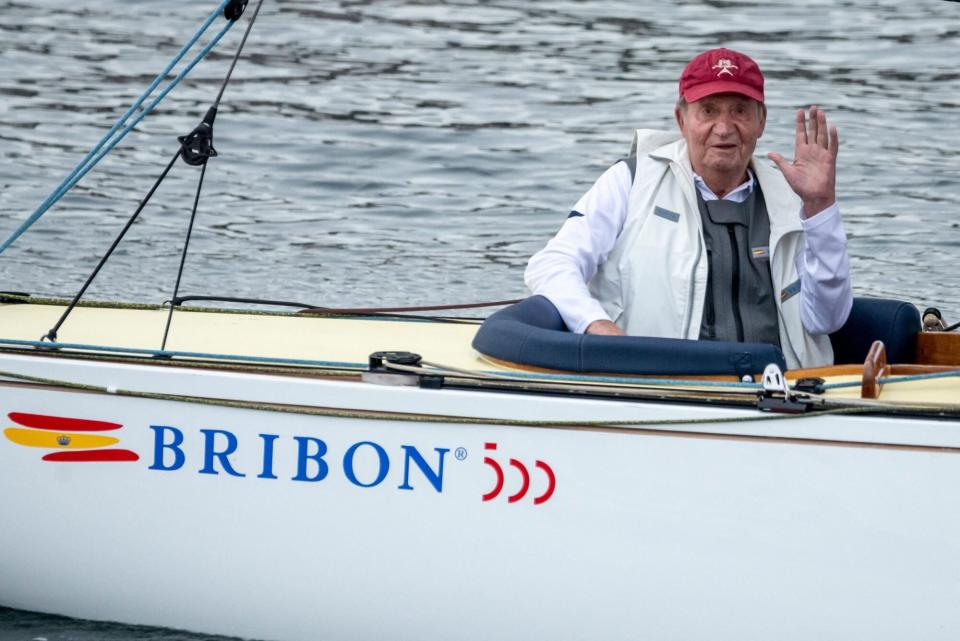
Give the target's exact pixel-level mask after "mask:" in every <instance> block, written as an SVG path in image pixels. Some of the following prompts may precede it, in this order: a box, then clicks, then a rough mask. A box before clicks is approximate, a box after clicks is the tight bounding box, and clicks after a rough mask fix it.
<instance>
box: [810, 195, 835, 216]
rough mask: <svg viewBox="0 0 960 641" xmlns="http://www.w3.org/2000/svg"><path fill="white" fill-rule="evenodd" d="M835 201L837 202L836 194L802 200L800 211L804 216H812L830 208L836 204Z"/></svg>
mask: <svg viewBox="0 0 960 641" xmlns="http://www.w3.org/2000/svg"><path fill="white" fill-rule="evenodd" d="M836 202H837V198H836V196H830V197H827V198H815V199H810V200H804V201H803V209H802V210H801V213H802V215H803V217H804V218H813V217H814V216H816V215H817V214H819V213H821V212H824V211H826V210H828V209H830V207H832V206H833V205H834V204H836Z"/></svg>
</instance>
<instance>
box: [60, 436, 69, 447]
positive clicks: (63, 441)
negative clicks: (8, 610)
mask: <svg viewBox="0 0 960 641" xmlns="http://www.w3.org/2000/svg"><path fill="white" fill-rule="evenodd" d="M57 445H62V446H63V447H66V446H68V445H70V437H69V436H67V435H66V434H61V435H60V436H58V437H57Z"/></svg>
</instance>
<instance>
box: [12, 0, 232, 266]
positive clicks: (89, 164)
mask: <svg viewBox="0 0 960 641" xmlns="http://www.w3.org/2000/svg"><path fill="white" fill-rule="evenodd" d="M235 2H236V0H223V1H222V2H221V3H220V6H218V7H217V9H216V10H215V11H213V12H212V13H211V14H210V15H209V16H208V17H207V19H206V20H205V21H204V22H203V23H202V24H201V25H200V27H199V28H198V29H197V31H196V33H194V35H193V36H192V37H191V38H190V39H189V40H188V41H187V42H186V44H184V45H183V47H181V48H180V51H179V52H177V54H176V55H175V56H174V57H173V58H172V59H171V60H170V62H169V63H168V64H167V66H166V67H165V68H164V69H163V71H161V72H160V73H159V74H158V75H157V76H156V78H154V80H153V82H151V83H150V85H149V86H148V87H147V89H146V90H145V91H144V92H143V93H142V94H140V96H139V97H138V98H137V99H136V100H135V101H134V102H133V104H132V105H131V106H130V108H129V109H127V111H126V112H125V113H124V114H123V115H122V116H121V117H120V119H119V120H118V121H117V122H116V123H115V124H114V125H113V127H111V128H110V131H108V132H107V133H106V134H105V135H104V136H103V138H101V139H100V141H99V142H98V143H97V144H96V145H94V147H93V148H92V149H91V150H90V151H89V152H88V153H87V155H86V156H84V158H83V160H81V161H80V162H79V163H78V164H77V165H76V166H75V167H74V168H73V170H72V171H71V172H70V173H69V174H68V175H67V177H66V178H64V179H63V181H61V183H60V184H59V185H58V186H57V187H56V188H55V189H54V190H53V191H52V192H51V193H50V194H49V195H48V196H47V197H46V198H45V199H44V200H43V202H41V203H40V205H39V206H38V207H37V209H36V210H34V212H33V213H32V214H31V215H30V216H28V217H27V219H26V220H25V221H24V222H22V223H21V224H20V226H18V227H17V229H15V230H14V231H13V233H11V234H10V236H9V237H8V238H7V239H6V240H5V241H3V243H2V244H0V254H2V253H3V252H4V251H6V249H7V248H8V247H10V245H12V244H13V243H14V242H15V241H16V240H17V239H18V238H19V237H20V236H21V235H22V234H23V233H24V232H25V231H27V229H29V228H30V227H31V226H32V225H33V224H34V223H35V222H37V221H38V220H39V219H40V217H41V216H43V215H44V214H45V213H46V212H47V211H48V210H49V209H50V208H51V207H53V205H55V204H56V203H57V202H58V201H59V200H60V199H61V198H62V197H63V196H64V195H65V194H66V193H67V192H69V191H70V190H71V189H72V188H73V187H74V186H75V185H76V184H77V183H78V182H79V181H80V180H81V179H82V178H83V177H84V176H85V175H86V174H87V173H89V171H90V170H91V169H93V167H94V166H96V164H97V163H99V162H100V161H101V160H102V159H103V158H104V157H105V156H106V155H107V154H108V153H109V152H110V151H111V150H112V149H113V148H114V147H115V146H116V145H117V144H119V143H120V141H121V140H123V138H124V137H126V135H127V134H128V133H129V132H130V131H131V130H132V129H133V128H134V127H136V125H137V124H139V123H140V122H141V121H142V120H143V119H144V118H145V117H146V116H147V115H148V114H149V113H150V112H151V111H153V109H154V108H155V107H156V106H157V105H158V104H160V102H161V101H162V100H163V99H164V98H165V97H166V96H167V94H169V93H170V91H172V90H173V89H174V87H176V86H177V85H178V84H179V83H180V81H181V80H183V78H185V77H186V75H187V74H188V73H190V71H191V70H193V68H194V67H195V66H196V65H197V64H198V63H199V62H200V61H201V60H202V59H203V58H205V57H206V56H207V54H208V53H210V51H211V50H212V49H213V47H215V46H216V44H217V43H218V42H219V41H220V39H221V38H223V36H224V35H225V34H226V32H227V31H229V30H230V28H231V27H232V26H233V25H234V23H235V22H236V21H235V20H229V21H228V23H227V24H226V26H224V28H223V29H221V30H220V32H219V33H218V34H217V35H216V36H214V38H213V39H212V40H211V42H210V43H208V44H207V45H206V46H205V47H204V48H203V49H202V50H201V51H200V53H198V54H197V55H196V56H195V57H194V59H193V60H192V61H191V62H190V63H189V64H188V65H187V66H186V67H185V68H184V69H183V70H182V71H181V72H180V73H179V74H178V75H177V76H176V77H175V78H174V79H173V80H172V81H171V82H170V83H169V84H168V85H167V86H166V87H165V88H164V90H163V91H162V92H161V93H160V95H159V96H158V97H157V98H155V99H154V100H153V101H152V102H151V103H149V104H148V105H147V106H146V107H145V108H144V109H143V110H142V111H141V112H140V113H139V114H138V115H137V117H136V118H135V119H134V120H133V121H132V122H131V123H129V124H128V125H127V126H126V127H125V128H124V129H123V130H122V131H120V133H119V134H117V131H118V130H119V129H120V127H123V126H124V124H125V123H127V119H128V118H129V117H130V116H131V115H133V113H134V112H135V111H136V110H137V109H138V108H139V107H140V106H141V105H142V104H143V102H144V101H145V100H146V99H147V97H148V96H149V95H150V94H151V93H152V92H153V90H154V89H156V88H157V86H158V85H159V84H160V82H161V81H162V80H163V79H164V78H166V77H167V75H168V74H169V73H170V71H171V70H172V69H173V67H175V66H176V65H177V63H178V62H180V61H181V60H182V59H183V57H184V56H185V55H186V54H187V52H189V51H190V49H192V48H193V46H194V45H195V44H196V43H197V41H198V40H199V39H200V37H201V36H202V35H203V34H204V33H205V32H206V31H207V29H208V28H209V27H210V25H211V24H212V23H213V21H214V20H215V19H216V17H217V16H218V15H220V14H221V13H224V12H225V10H226V9H227V8H229V5H231V4H232V3H235ZM114 134H117V135H116V136H114ZM108 143H109V144H108ZM105 145H106V149H104V146H105ZM101 150H102V151H101ZM98 152H99V153H98Z"/></svg>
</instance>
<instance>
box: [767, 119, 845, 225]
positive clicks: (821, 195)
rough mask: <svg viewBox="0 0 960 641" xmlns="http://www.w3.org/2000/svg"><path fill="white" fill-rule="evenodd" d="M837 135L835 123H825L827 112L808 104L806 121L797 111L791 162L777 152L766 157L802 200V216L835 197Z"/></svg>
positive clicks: (814, 211) (817, 210) (807, 216)
mask: <svg viewBox="0 0 960 641" xmlns="http://www.w3.org/2000/svg"><path fill="white" fill-rule="evenodd" d="M839 148H840V138H839V137H838V136H837V128H836V127H829V128H828V127H827V114H826V112H824V111H823V110H822V109H817V106H816V105H813V106H811V107H810V119H809V122H808V121H807V119H806V117H805V114H804V112H803V110H802V109H801V110H799V111H797V140H796V150H795V151H794V155H793V162H788V161H787V160H786V159H785V158H784V157H783V156H781V155H780V154H778V153H769V154H767V157H768V158H769V159H770V160H772V161H773V162H774V163H776V165H777V167H779V168H780V171H781V172H782V173H783V177H784V178H786V180H787V184H789V185H790V188H791V189H792V190H793V191H794V192H795V193H796V194H797V195H798V196H800V199H801V200H802V201H803V217H804V218H809V217H810V216H813V215H814V214H817V213H819V212H821V211H823V210H824V209H826V208H827V207H829V206H830V205H832V204H833V203H835V202H836V200H837V188H836V185H837V151H838V150H839Z"/></svg>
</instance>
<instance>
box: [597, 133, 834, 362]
mask: <svg viewBox="0 0 960 641" xmlns="http://www.w3.org/2000/svg"><path fill="white" fill-rule="evenodd" d="M678 136H679V134H677V133H676V132H663V131H653V130H650V129H638V130H637V132H636V135H635V136H634V139H633V148H632V149H631V154H635V155H636V156H637V171H636V178H635V179H634V181H633V187H632V188H631V190H630V200H629V204H628V211H627V217H626V220H625V221H624V224H623V229H622V230H621V231H620V235H619V236H618V237H617V241H616V243H615V244H614V246H613V249H612V250H611V251H610V254H609V255H608V256H607V260H606V262H604V263H603V264H602V265H601V266H600V268H599V269H598V270H597V273H596V275H595V276H594V278H593V279H592V280H591V281H590V283H589V288H590V292H591V294H592V295H593V297H594V298H596V299H597V300H598V301H600V304H601V305H602V306H603V309H604V311H606V312H607V314H609V316H610V318H611V319H613V322H615V323H616V324H617V325H619V326H620V328H621V329H623V330H624V331H625V332H626V333H627V334H630V335H632V336H660V337H664V338H689V339H697V338H698V337H699V336H700V321H701V319H702V318H703V305H704V299H705V297H706V288H707V258H706V251H705V244H704V239H703V229H702V226H701V221H700V211H699V209H698V207H697V195H696V192H695V189H696V187H694V184H693V170H692V169H691V167H690V158H689V155H688V153H687V144H686V142H685V141H684V140H683V139H682V138H678ZM750 168H751V169H752V170H753V173H754V176H756V179H757V181H758V182H759V183H760V189H761V191H762V193H763V198H764V202H765V203H766V206H767V214H768V216H769V217H770V247H769V256H770V275H771V277H772V280H773V289H774V293H775V294H777V300H776V303H777V310H778V311H779V319H778V320H779V326H780V347H781V349H782V350H783V355H784V357H785V358H786V361H787V367H788V368H790V369H795V368H798V367H819V366H822V365H831V364H833V349H832V347H831V346H830V337H829V336H827V335H825V334H819V335H814V334H810V333H809V332H807V331H806V330H805V329H804V328H803V323H802V322H801V321H800V280H799V275H798V274H797V267H796V263H797V261H796V259H797V256H798V255H799V253H800V252H801V251H803V227H802V226H801V224H800V219H799V215H798V214H799V211H800V206H801V202H800V198H799V197H798V196H797V195H796V194H795V193H793V190H791V189H790V186H789V185H787V182H786V180H784V178H783V175H782V174H781V173H780V170H778V169H776V168H775V167H773V166H771V165H770V163H769V162H765V161H764V160H763V159H762V158H760V157H759V156H757V157H754V158H753V160H752V161H751V163H750Z"/></svg>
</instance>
